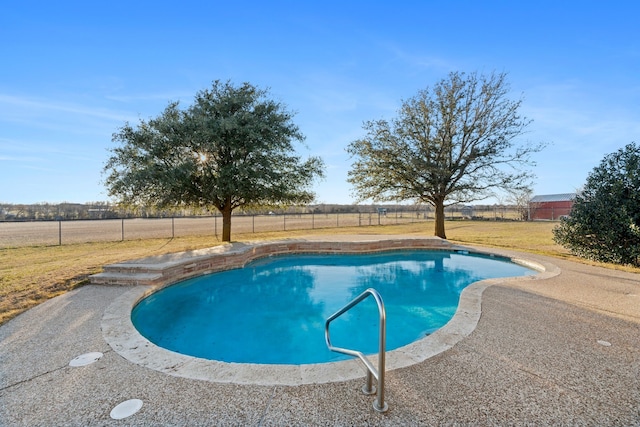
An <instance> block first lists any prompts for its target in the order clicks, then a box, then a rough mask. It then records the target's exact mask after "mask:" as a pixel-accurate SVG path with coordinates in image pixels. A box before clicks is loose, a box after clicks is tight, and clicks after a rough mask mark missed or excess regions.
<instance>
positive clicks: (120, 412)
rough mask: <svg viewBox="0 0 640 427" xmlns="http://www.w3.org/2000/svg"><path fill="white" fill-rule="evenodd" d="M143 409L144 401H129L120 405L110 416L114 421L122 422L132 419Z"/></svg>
mask: <svg viewBox="0 0 640 427" xmlns="http://www.w3.org/2000/svg"><path fill="white" fill-rule="evenodd" d="M140 408H142V400H140V399H129V400H125V401H124V402H122V403H120V404H119V405H118V406H116V407H115V408H113V409H112V410H111V413H110V414H109V415H110V416H111V418H113V419H114V420H121V419H123V418H127V417H130V416H131V415H133V414H135V413H136V412H138V411H139V410H140Z"/></svg>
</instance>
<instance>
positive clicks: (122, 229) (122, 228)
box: [121, 218, 124, 242]
mask: <svg viewBox="0 0 640 427" xmlns="http://www.w3.org/2000/svg"><path fill="white" fill-rule="evenodd" d="M121 231H122V240H121V241H122V242H124V218H122V227H121Z"/></svg>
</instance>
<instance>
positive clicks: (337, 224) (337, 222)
mask: <svg viewBox="0 0 640 427" xmlns="http://www.w3.org/2000/svg"><path fill="white" fill-rule="evenodd" d="M339 219H340V212H336V227H340V225H339Z"/></svg>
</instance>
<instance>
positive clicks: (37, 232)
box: [0, 212, 425, 248]
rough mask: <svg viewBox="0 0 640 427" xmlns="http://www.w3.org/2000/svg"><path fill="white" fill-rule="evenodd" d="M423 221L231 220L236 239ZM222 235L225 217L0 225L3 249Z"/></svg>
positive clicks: (402, 217) (354, 217)
mask: <svg viewBox="0 0 640 427" xmlns="http://www.w3.org/2000/svg"><path fill="white" fill-rule="evenodd" d="M419 221H425V219H424V218H420V217H418V216H417V215H415V214H412V213H410V212H409V213H406V212H405V213H398V214H395V213H394V214H389V215H378V214H377V213H376V214H369V213H360V214H358V213H354V214H299V215H298V214H289V215H251V216H234V217H233V219H232V221H231V235H232V236H233V235H234V234H236V233H237V234H241V233H242V234H245V233H261V232H270V231H290V230H313V229H320V228H329V227H357V226H368V225H394V224H405V223H411V222H419ZM221 233H222V218H221V217H220V216H215V217H195V218H159V219H158V218H154V219H142V218H134V219H109V220H84V221H33V222H0V248H12V247H24V246H42V245H44V246H53V245H65V244H72V243H87V242H116V241H124V240H137V239H154V238H171V237H184V236H195V235H197V236H207V235H218V234H221Z"/></svg>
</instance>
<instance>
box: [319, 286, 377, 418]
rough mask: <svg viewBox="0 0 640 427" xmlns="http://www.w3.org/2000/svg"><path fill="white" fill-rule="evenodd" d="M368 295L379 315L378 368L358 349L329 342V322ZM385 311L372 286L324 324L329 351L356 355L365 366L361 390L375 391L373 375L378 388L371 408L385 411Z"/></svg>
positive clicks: (371, 392)
mask: <svg viewBox="0 0 640 427" xmlns="http://www.w3.org/2000/svg"><path fill="white" fill-rule="evenodd" d="M368 296H372V297H373V299H374V300H375V301H376V304H377V305H378V313H379V315H380V334H379V340H378V369H377V370H376V368H375V367H374V366H373V364H372V363H371V361H370V360H369V359H368V358H367V357H366V356H365V355H364V354H363V353H362V352H360V351H357V350H350V349H347V348H341V347H334V346H333V345H332V344H331V337H330V335H329V324H330V323H331V322H332V321H333V320H335V319H337V318H338V317H340V316H341V315H342V314H344V313H346V312H347V311H349V310H350V309H352V308H353V307H354V306H356V305H357V304H359V303H360V302H361V301H363V300H364V299H366V298H367V297H368ZM386 318H387V315H386V312H385V309H384V302H383V301H382V297H381V296H380V294H379V293H378V291H376V290H375V289H373V288H369V289H367V290H365V291H364V292H362V293H361V294H360V295H358V296H357V297H356V298H354V299H353V300H352V301H351V302H350V303H349V304H347V305H345V306H344V307H343V308H341V309H340V310H338V311H336V312H335V313H333V314H332V315H331V316H329V317H328V318H327V321H326V322H325V325H324V338H325V341H326V342H327V347H328V348H329V350H331V351H335V352H337V353H343V354H347V355H349V356H353V357H357V358H358V359H360V361H361V362H362V363H363V364H364V366H365V367H366V368H367V382H366V384H365V385H364V386H363V387H362V391H363V392H364V393H365V394H374V393H376V387H375V386H373V385H372V379H371V377H372V376H373V377H375V379H376V380H377V382H378V390H377V392H378V393H377V397H376V400H374V402H373V409H375V410H376V411H378V412H386V411H387V410H388V409H389V406H388V405H387V403H386V402H385V401H384V371H385V353H386V341H387V329H386Z"/></svg>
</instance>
